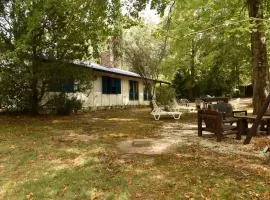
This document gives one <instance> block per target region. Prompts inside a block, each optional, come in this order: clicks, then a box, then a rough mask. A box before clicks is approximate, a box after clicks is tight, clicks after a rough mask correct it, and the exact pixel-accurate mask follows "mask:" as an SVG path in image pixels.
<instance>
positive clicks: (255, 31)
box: [247, 0, 269, 114]
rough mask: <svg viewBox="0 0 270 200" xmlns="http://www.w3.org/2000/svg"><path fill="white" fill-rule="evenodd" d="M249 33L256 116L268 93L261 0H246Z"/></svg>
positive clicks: (254, 111)
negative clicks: (250, 26) (250, 28)
mask: <svg viewBox="0 0 270 200" xmlns="http://www.w3.org/2000/svg"><path fill="white" fill-rule="evenodd" d="M247 6H248V11H249V17H250V23H251V24H252V33H251V53H252V69H253V74H252V83H253V108H254V110H253V113H254V114H257V113H258V112H259V110H260V108H261V107H262V106H263V104H264V102H265V99H266V95H267V92H268V85H267V83H268V80H269V72H268V68H269V67H268V61H267V48H266V37H265V27H264V24H263V0H247Z"/></svg>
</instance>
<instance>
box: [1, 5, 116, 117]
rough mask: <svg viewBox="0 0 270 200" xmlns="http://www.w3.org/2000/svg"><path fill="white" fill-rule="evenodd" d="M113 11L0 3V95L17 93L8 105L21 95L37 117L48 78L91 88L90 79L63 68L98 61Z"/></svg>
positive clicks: (98, 7) (101, 7)
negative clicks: (83, 61)
mask: <svg viewBox="0 0 270 200" xmlns="http://www.w3.org/2000/svg"><path fill="white" fill-rule="evenodd" d="M113 8H114V4H111V1H107V0H101V1H100V0H94V1H83V0H71V1H70V0H63V1H57V0H48V1H42V0H37V1H36V0H35V1H34V0H25V1H20V0H6V1H1V2H0V50H1V51H0V58H1V71H0V73H1V74H0V76H1V79H0V85H1V86H2V87H1V94H8V93H9V91H10V90H13V92H15V93H16V91H17V92H18V91H22V93H19V92H18V93H19V94H20V95H16V96H15V97H14V96H11V95H9V97H8V99H9V100H10V101H9V102H14V101H18V99H20V98H21V95H23V94H26V95H24V96H25V97H24V98H25V99H27V101H28V102H30V103H29V109H30V110H31V112H32V113H38V111H39V108H40V103H41V100H42V98H43V95H44V94H45V92H46V89H47V86H48V82H50V81H51V79H52V78H54V79H56V80H59V79H60V78H65V79H76V82H77V83H78V84H80V83H82V84H86V82H87V84H86V85H89V86H90V85H91V84H90V81H91V79H92V78H91V76H89V73H76V72H75V73H74V72H73V71H72V70H70V68H69V69H68V66H70V65H69V64H66V63H71V62H72V61H74V60H83V59H89V58H93V57H97V56H98V49H99V45H100V44H101V43H102V42H103V41H104V40H105V39H106V38H107V37H108V35H109V33H110V28H111V27H110V24H113V23H114V20H113V18H112V13H111V11H112V10H113ZM73 68H74V67H73ZM76 70H77V71H78V69H76ZM81 70H84V69H81ZM56 72H57V73H56ZM68 72H69V73H68ZM52 74H53V76H51V75H52ZM63 74H65V76H64V75H63ZM84 75H87V76H84ZM87 77H88V80H87ZM17 80H20V81H17ZM79 88H84V87H79ZM0 96H2V97H3V96H4V95H0ZM14 98H15V99H14ZM2 101H3V100H2ZM21 103H22V102H21ZM11 106H13V105H11Z"/></svg>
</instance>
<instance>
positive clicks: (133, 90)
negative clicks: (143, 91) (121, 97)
mask: <svg viewBox="0 0 270 200" xmlns="http://www.w3.org/2000/svg"><path fill="white" fill-rule="evenodd" d="M138 85H139V84H138V81H129V100H139V86H138Z"/></svg>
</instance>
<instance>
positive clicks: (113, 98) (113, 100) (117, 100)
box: [44, 74, 150, 108]
mask: <svg viewBox="0 0 270 200" xmlns="http://www.w3.org/2000/svg"><path fill="white" fill-rule="evenodd" d="M104 76H110V77H115V78H120V79H121V94H102V74H98V76H97V79H96V80H95V81H94V82H93V88H92V90H91V91H89V92H86V93H76V94H70V96H77V98H78V99H81V100H82V101H83V107H84V108H89V107H92V108H96V107H106V106H130V105H150V101H144V100H143V87H144V86H143V81H142V80H140V79H136V78H129V77H125V76H116V75H112V74H104ZM129 80H135V81H138V84H139V100H135V101H134V100H129ZM50 96H51V95H50V94H48V95H46V96H45V98H44V101H46V100H48V99H49V97H50Z"/></svg>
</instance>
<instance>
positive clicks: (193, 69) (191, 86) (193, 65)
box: [189, 39, 196, 99]
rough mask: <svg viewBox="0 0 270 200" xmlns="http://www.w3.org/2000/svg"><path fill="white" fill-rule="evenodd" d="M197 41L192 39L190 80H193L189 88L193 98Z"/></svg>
mask: <svg viewBox="0 0 270 200" xmlns="http://www.w3.org/2000/svg"><path fill="white" fill-rule="evenodd" d="M195 54H196V52H195V42H194V39H193V40H192V41H191V55H190V59H191V60H190V80H191V84H190V88H189V97H190V98H191V99H193V98H194V92H193V90H194V86H195V56H196V55H195Z"/></svg>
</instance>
